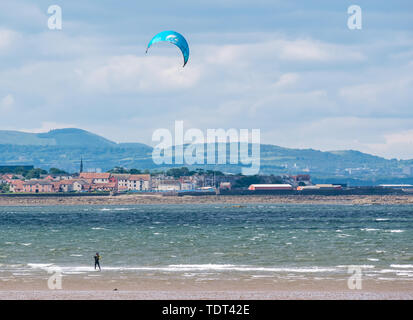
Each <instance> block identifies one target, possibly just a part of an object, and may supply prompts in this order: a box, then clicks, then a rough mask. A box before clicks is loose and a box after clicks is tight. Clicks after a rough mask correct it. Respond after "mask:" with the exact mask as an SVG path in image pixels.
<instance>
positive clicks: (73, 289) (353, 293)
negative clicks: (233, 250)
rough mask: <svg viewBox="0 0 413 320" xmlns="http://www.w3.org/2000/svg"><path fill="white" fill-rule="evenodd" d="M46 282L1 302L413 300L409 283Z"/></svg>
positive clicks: (5, 295)
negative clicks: (356, 286)
mask: <svg viewBox="0 0 413 320" xmlns="http://www.w3.org/2000/svg"><path fill="white" fill-rule="evenodd" d="M46 283H47V280H46V279H45V280H44V281H43V280H42V281H36V282H30V281H29V282H21V281H19V282H15V281H13V282H11V283H7V284H4V283H3V284H2V285H1V287H0V300H8V299H12V300H13V299H24V300H53V299H58V300H73V299H81V300H101V299H104V300H116V299H125V300H131V299H138V300H179V299H181V300H182V299H184V300H208V299H223V300H228V299H233V300H244V299H257V300H278V299H294V300H300V299H349V300H360V299H385V300H389V299H391V300H393V299H397V300H399V299H404V300H406V299H408V300H412V299H413V285H412V284H411V283H410V281H407V282H406V281H391V282H385V281H372V280H369V281H367V280H366V281H364V282H363V288H362V289H361V290H350V289H348V287H347V281H346V280H343V279H341V280H318V281H315V280H301V281H292V282H291V281H290V282H288V281H281V282H280V281H277V282H274V281H271V280H268V279H267V280H264V279H261V280H254V281H244V282H243V281H232V282H231V281H219V282H218V281H210V282H203V283H197V282H196V281H188V280H186V281H177V280H173V281H159V280H155V281H154V280H149V279H146V281H145V280H143V281H139V282H135V281H126V280H121V281H119V280H118V281H110V280H108V279H107V280H105V281H103V279H99V280H97V281H96V280H92V279H89V280H86V281H85V280H81V279H77V280H74V281H73V280H64V281H63V283H62V289H61V290H50V289H48V288H47V284H46Z"/></svg>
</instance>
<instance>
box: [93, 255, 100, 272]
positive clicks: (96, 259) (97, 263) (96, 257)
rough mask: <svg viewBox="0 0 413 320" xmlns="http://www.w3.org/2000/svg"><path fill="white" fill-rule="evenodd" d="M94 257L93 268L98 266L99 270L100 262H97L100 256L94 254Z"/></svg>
mask: <svg viewBox="0 0 413 320" xmlns="http://www.w3.org/2000/svg"><path fill="white" fill-rule="evenodd" d="M94 258H95V270H96V266H98V267H99V270H100V263H99V259H100V256H99V255H95V256H94Z"/></svg>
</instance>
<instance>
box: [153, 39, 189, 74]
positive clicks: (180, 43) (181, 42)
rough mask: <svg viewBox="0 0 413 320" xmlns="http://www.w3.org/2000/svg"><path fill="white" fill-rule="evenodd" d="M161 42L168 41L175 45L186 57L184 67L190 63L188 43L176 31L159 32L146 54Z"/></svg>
mask: <svg viewBox="0 0 413 320" xmlns="http://www.w3.org/2000/svg"><path fill="white" fill-rule="evenodd" d="M159 41H168V42H170V43H173V44H174V45H176V46H177V47H178V48H179V49H180V50H181V52H182V55H183V57H184V67H185V65H186V63H187V62H188V59H189V46H188V42H186V40H185V38H184V37H183V35H181V34H180V33H178V32H175V31H162V32H159V33H158V34H157V35H155V36H154V37H153V38H152V40H151V41H149V44H148V48H147V49H146V52H148V49H149V48H150V47H151V45H152V44H154V43H156V42H159Z"/></svg>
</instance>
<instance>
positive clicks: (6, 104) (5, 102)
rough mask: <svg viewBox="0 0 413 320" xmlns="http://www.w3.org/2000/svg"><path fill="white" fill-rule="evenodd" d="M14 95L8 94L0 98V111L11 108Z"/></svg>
mask: <svg viewBox="0 0 413 320" xmlns="http://www.w3.org/2000/svg"><path fill="white" fill-rule="evenodd" d="M13 105H14V97H13V95H12V94H8V95H7V96H5V97H3V98H2V99H1V100H0V111H1V112H7V111H10V110H11V109H12V108H13Z"/></svg>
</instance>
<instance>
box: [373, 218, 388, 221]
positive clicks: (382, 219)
mask: <svg viewBox="0 0 413 320" xmlns="http://www.w3.org/2000/svg"><path fill="white" fill-rule="evenodd" d="M389 220H390V219H387V218H377V219H376V221H389Z"/></svg>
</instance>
